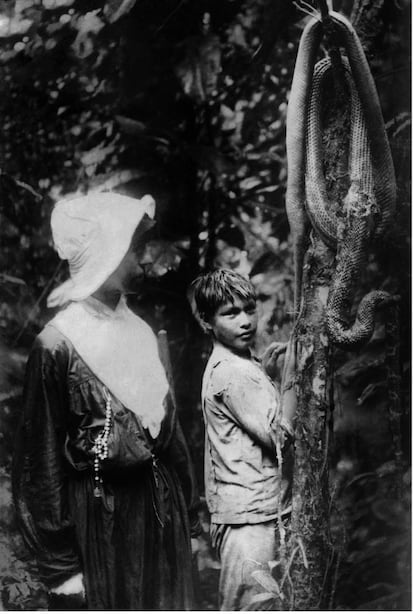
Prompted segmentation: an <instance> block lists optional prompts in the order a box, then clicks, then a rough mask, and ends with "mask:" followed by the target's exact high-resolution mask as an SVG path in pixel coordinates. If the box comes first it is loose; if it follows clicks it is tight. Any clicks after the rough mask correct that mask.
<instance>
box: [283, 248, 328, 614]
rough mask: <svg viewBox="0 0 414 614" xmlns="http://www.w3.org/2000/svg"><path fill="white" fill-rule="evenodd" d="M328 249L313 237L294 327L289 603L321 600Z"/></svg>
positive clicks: (301, 605)
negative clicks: (295, 403) (295, 397)
mask: <svg viewBox="0 0 414 614" xmlns="http://www.w3.org/2000/svg"><path fill="white" fill-rule="evenodd" d="M333 266H334V255H333V252H332V251H331V250H330V249H329V248H327V247H326V246H325V245H324V243H323V242H322V241H321V240H320V239H319V238H315V239H314V240H313V241H312V245H311V247H310V248H309V250H308V252H307V255H306V261H305V267H304V269H305V270H304V272H305V279H304V288H303V291H304V308H303V311H302V313H301V316H300V320H299V322H298V327H297V331H296V333H297V342H298V345H297V357H298V364H297V390H298V408H297V417H296V436H295V475H294V483H293V511H292V534H291V547H290V551H291V552H292V555H291V556H293V553H295V555H294V558H293V565H292V570H291V579H292V583H293V585H292V586H293V609H294V610H299V611H301V610H309V609H320V608H321V607H323V606H324V605H325V604H324V601H325V599H324V597H325V591H324V587H325V583H326V576H327V571H328V570H327V564H328V563H327V562H328V561H329V559H330V556H329V553H330V545H329V543H330V538H329V483H328V471H329V458H328V456H329V409H330V408H329V365H330V361H329V344H328V337H327V334H326V330H325V308H326V301H327V297H328V290H329V285H330V281H331V277H332V271H333Z"/></svg>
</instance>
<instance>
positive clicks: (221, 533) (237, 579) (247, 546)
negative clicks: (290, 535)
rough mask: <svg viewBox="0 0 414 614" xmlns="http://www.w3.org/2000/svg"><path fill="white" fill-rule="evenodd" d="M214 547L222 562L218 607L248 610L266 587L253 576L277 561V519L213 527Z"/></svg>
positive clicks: (221, 608) (229, 609)
mask: <svg viewBox="0 0 414 614" xmlns="http://www.w3.org/2000/svg"><path fill="white" fill-rule="evenodd" d="M211 538H212V544H213V546H214V547H215V549H216V551H217V554H218V556H219V559H220V563H221V572H220V580H219V608H220V610H224V611H238V610H242V609H244V608H246V607H247V606H248V605H249V604H250V602H251V600H252V599H253V597H254V596H255V595H257V594H259V593H263V592H264V590H265V589H264V588H263V587H262V586H261V585H260V584H259V583H258V582H257V581H256V579H255V578H254V576H253V575H252V574H253V572H254V571H255V570H258V569H261V570H264V569H269V567H268V565H267V563H268V561H273V560H275V558H276V554H277V549H278V545H279V536H278V530H277V522H276V520H270V521H268V522H261V523H258V524H244V525H224V524H212V525H211Z"/></svg>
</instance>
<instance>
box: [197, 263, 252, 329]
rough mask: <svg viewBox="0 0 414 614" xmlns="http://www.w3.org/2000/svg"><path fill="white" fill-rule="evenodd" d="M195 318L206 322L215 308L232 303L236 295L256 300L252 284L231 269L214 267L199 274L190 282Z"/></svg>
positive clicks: (242, 298)
mask: <svg viewBox="0 0 414 614" xmlns="http://www.w3.org/2000/svg"><path fill="white" fill-rule="evenodd" d="M191 288H192V290H193V296H194V303H195V310H196V313H195V315H196V317H197V319H201V320H204V321H205V322H208V321H209V320H210V319H211V318H212V316H214V314H215V313H216V311H217V309H218V308H219V307H220V306H221V305H224V304H225V303H228V302H230V303H234V298H235V297H238V298H240V299H241V300H243V301H256V293H255V290H254V287H253V284H252V283H251V282H250V281H249V280H248V279H246V278H245V277H243V276H242V275H239V273H236V272H235V271H232V270H231V269H216V270H214V271H211V272H210V273H206V274H205V275H200V277H197V279H195V280H194V281H193V283H192V284H191Z"/></svg>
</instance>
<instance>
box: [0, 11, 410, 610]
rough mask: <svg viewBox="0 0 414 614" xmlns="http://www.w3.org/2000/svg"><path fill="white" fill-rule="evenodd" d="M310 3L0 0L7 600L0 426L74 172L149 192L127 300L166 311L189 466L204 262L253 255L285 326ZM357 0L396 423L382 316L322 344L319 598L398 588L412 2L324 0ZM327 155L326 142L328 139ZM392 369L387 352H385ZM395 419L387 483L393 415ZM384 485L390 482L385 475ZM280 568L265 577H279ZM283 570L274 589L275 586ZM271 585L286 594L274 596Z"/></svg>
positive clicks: (404, 508) (369, 280)
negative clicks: (137, 275) (327, 475)
mask: <svg viewBox="0 0 414 614" xmlns="http://www.w3.org/2000/svg"><path fill="white" fill-rule="evenodd" d="M317 4H318V3H317V2H312V3H310V2H309V3H307V2H299V1H298V2H293V1H290V0H289V1H287V0H241V1H240V2H235V1H234V0H199V1H197V2H192V1H191V0H106V1H105V2H104V1H103V0H0V74H1V80H0V83H1V86H0V87H1V96H0V117H1V119H2V124H1V125H2V131H1V138H0V156H1V169H0V193H1V198H0V223H1V229H0V237H1V247H2V249H1V254H0V293H1V306H0V353H1V370H0V395H1V407H0V420H1V422H0V425H1V426H0V431H1V432H0V438H1V442H2V446H1V452H0V493H1V501H2V505H1V508H0V526H1V535H0V567H1V585H2V593H1V594H2V601H3V606H4V608H6V609H44V608H45V604H46V601H45V599H46V596H45V592H44V589H43V587H42V586H41V585H40V583H39V582H38V580H37V579H36V570H35V566H34V563H33V561H32V560H31V559H30V557H29V555H28V554H27V552H26V550H25V549H24V547H23V545H22V543H21V541H20V538H19V536H18V533H17V531H16V527H15V524H14V517H13V510H12V505H11V498H10V477H9V476H10V466H11V454H12V448H13V432H14V428H15V425H16V422H17V420H18V416H19V410H20V399H21V391H22V382H23V374H24V364H25V360H26V357H27V353H28V350H29V348H30V345H31V343H32V341H33V338H34V336H35V335H36V334H37V332H38V331H39V330H40V328H41V327H42V326H43V325H44V323H45V321H46V320H47V319H49V318H50V315H51V314H50V312H48V311H47V310H46V297H47V295H48V293H49V292H50V290H51V289H52V287H53V286H54V285H56V284H57V283H58V282H59V281H61V280H63V279H64V278H65V277H66V275H67V271H66V269H65V266H64V265H61V264H60V263H59V261H58V258H57V255H56V253H55V252H54V250H53V247H52V245H51V237H50V232H49V217H50V211H51V208H52V206H53V203H54V202H55V201H56V200H57V199H59V198H60V197H62V196H67V195H70V194H79V193H83V192H85V191H87V190H89V191H90V190H97V191H102V190H116V191H120V192H123V193H126V194H131V195H134V196H141V195H143V194H145V193H148V192H149V193H151V194H153V196H154V198H155V200H156V202H157V208H158V214H157V215H158V221H159V225H158V227H159V240H158V243H157V245H156V246H155V247H154V250H156V251H155V254H154V255H155V267H154V276H153V278H152V279H151V280H150V281H149V282H148V283H147V285H146V286H145V288H144V290H143V293H142V295H141V296H140V297H138V299H137V300H136V303H135V304H134V308H135V309H136V310H137V311H138V312H139V313H141V315H142V316H143V317H144V318H145V319H147V320H148V321H149V323H150V324H151V325H152V327H153V328H154V330H155V331H158V330H160V329H166V330H167V331H168V335H169V341H170V352H171V357H172V364H173V368H174V381H175V388H176V394H177V398H178V401H179V407H180V411H181V420H182V423H183V427H184V430H185V432H186V435H187V437H188V440H189V444H190V447H191V450H192V453H193V458H194V461H195V464H196V469H197V474H198V478H199V482H200V484H201V487H202V483H203V474H202V471H203V459H202V457H203V443H204V442H203V424H202V416H201V411H200V403H199V394H200V380H201V374H202V370H203V367H204V364H205V361H206V358H207V355H208V351H209V342H208V340H207V339H205V338H204V336H203V335H202V333H201V331H200V330H199V328H198V325H197V323H196V322H195V321H194V319H193V317H192V315H191V311H190V307H189V304H188V301H187V294H186V293H187V288H188V284H189V283H190V281H191V280H192V279H193V278H194V277H195V276H196V275H197V274H198V273H199V272H200V271H202V270H204V269H206V268H208V267H210V266H211V265H212V264H213V263H220V264H224V265H227V266H232V267H234V268H236V269H238V270H240V271H242V272H243V273H245V274H249V275H250V277H251V279H252V281H253V282H254V284H255V286H256V289H257V293H258V298H259V313H260V321H259V339H258V347H257V350H258V352H259V353H260V352H261V351H262V350H263V349H264V347H265V346H266V345H267V344H268V343H269V342H270V341H273V340H286V339H287V338H288V336H289V333H290V330H291V326H292V319H293V316H292V311H293V282H294V280H293V264H292V252H291V245H290V237H289V227H288V223H287V219H286V213H285V204H284V195H285V187H286V172H287V169H286V153H285V119H286V109H287V103H288V99H289V90H290V84H291V79H292V75H293V68H294V62H295V57H296V51H297V45H298V40H299V37H300V34H301V32H302V29H303V26H304V23H306V20H307V19H308V16H309V15H308V14H309V12H313V11H314V10H316V7H317ZM333 4H334V8H335V10H338V11H342V12H343V13H344V14H346V15H348V16H352V19H353V22H354V24H355V27H356V28H357V30H358V32H359V33H360V35H361V37H362V39H363V41H364V45H365V48H366V50H367V54H368V59H369V62H370V66H371V70H372V72H373V75H374V78H375V81H376V85H377V88H378V91H379V95H380V100H381V104H382V108H383V112H384V119H385V122H386V127H387V133H388V136H389V139H390V144H391V148H392V152H393V157H394V165H395V169H396V174H397V183H398V211H397V215H396V220H395V225H394V228H393V231H392V233H391V235H390V236H389V237H388V238H386V239H385V240H384V244H383V245H382V246H381V249H380V250H376V251H375V253H374V252H373V253H372V254H371V255H370V259H369V264H368V266H367V269H366V271H365V274H364V276H363V278H362V279H361V280H360V284H359V286H358V290H357V295H356V297H355V304H356V303H357V302H358V301H359V299H360V298H361V296H362V295H363V294H365V293H366V291H367V290H369V289H371V288H373V287H376V288H377V287H384V288H387V289H390V290H392V291H393V292H395V293H397V294H399V295H400V297H401V300H400V325H399V330H398V331H397V334H396V336H395V335H394V340H395V339H396V340H397V341H400V345H399V358H398V361H397V363H398V364H397V367H396V368H397V371H398V376H401V382H400V384H401V385H400V392H399V403H400V404H401V408H402V419H401V422H399V423H398V425H397V426H395V423H394V424H393V425H391V426H392V428H393V429H394V431H393V432H391V431H390V420H389V412H388V409H389V397H388V394H387V391H388V386H387V381H388V380H387V378H388V374H389V369H390V361H389V348H388V346H387V339H388V337H387V334H386V326H387V322H386V321H384V319H383V318H382V319H381V318H380V320H379V322H378V325H377V328H376V331H375V333H374V336H373V338H372V339H371V341H370V343H369V344H367V345H366V346H365V348H363V349H362V350H361V351H360V352H358V353H345V352H341V351H335V352H333V354H332V373H331V377H332V381H333V390H334V394H333V400H332V403H333V407H334V411H333V418H332V425H331V426H332V430H333V437H334V445H333V453H332V458H330V459H329V463H330V471H331V474H332V484H333V490H332V492H331V493H330V500H329V504H330V506H331V508H330V509H331V523H332V527H331V530H332V540H333V545H334V548H333V551H332V552H333V554H332V556H333V563H334V568H335V569H336V572H335V574H334V576H333V578H332V580H331V588H330V591H331V603H330V605H331V607H332V608H333V609H378V610H381V609H407V608H408V607H409V605H408V604H409V592H408V591H409V586H408V582H409V571H408V567H409V546H408V543H409V511H408V510H409V477H408V476H409V474H408V466H409V448H410V442H409V432H410V427H409V425H410V421H409V357H410V347H409V337H410V335H409V332H410V326H409V322H410V308H409V238H410V235H409V227H410V210H409V205H410V183H409V182H410V140H409V136H410V115H409V111H410V91H409V87H408V86H407V83H408V81H409V74H410V72H409V71H410V68H409V53H410V51H409V40H410V3H409V2H408V1H406V0H354V1H353V2H352V1H351V0H335V1H334V2H333ZM332 155H335V144H334V143H333V144H332ZM394 368H395V362H394ZM395 429H397V435H398V434H400V433H401V432H402V437H403V452H404V459H403V462H404V475H403V492H402V494H401V493H400V494H401V496H400V497H397V496H395V495H394V494H392V493H393V491H392V485H393V483H395V475H396V473H395V472H396V466H395V455H394V441H395V437H394V438H393V434H394V435H395ZM390 493H391V494H390ZM202 521H203V527H204V529H205V534H204V542H203V543H204V549H203V550H202V552H201V555H200V560H199V568H200V576H201V581H200V590H199V600H200V608H204V609H216V601H215V591H216V590H217V589H216V582H217V567H218V566H217V562H216V560H215V558H214V555H213V553H212V552H211V550H210V548H209V545H208V515H207V514H206V512H205V510H203V511H202ZM257 580H258V582H259V584H261V586H263V595H262V598H261V599H258V600H257V602H256V603H254V604H252V609H267V608H269V609H272V608H274V607H275V605H276V604H277V603H280V602H278V600H280V598H281V597H280V593H281V592H282V593H283V590H284V589H285V587H287V586H288V585H289V580H290V578H289V575H286V576H285V577H283V578H280V577H279V576H278V565H277V562H276V563H275V562H273V563H272V564H271V565H270V566H269V570H265V573H264V574H261V575H259V576H258V577H257ZM275 587H277V589H276V588H275ZM289 591H290V589H289V590H288V591H287V594H290V593H289ZM285 603H286V602H285Z"/></svg>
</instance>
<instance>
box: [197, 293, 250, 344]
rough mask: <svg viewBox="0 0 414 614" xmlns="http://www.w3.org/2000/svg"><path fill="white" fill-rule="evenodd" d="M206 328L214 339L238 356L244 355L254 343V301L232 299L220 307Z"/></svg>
mask: <svg viewBox="0 0 414 614" xmlns="http://www.w3.org/2000/svg"><path fill="white" fill-rule="evenodd" d="M207 327H208V329H209V330H211V332H212V333H213V335H214V337H215V339H216V340H217V341H219V342H220V343H222V344H223V345H225V346H226V347H228V348H229V349H231V350H233V351H234V352H236V353H238V354H245V353H246V352H248V350H249V349H250V347H251V346H252V345H253V343H254V339H255V335H256V329H257V310H256V301H255V300H248V301H245V300H242V299H240V298H238V297H235V298H234V302H232V303H231V302H228V303H225V304H224V305H221V306H220V307H219V308H218V309H217V311H216V313H215V314H214V316H213V317H212V318H211V321H210V322H209V323H208V324H207Z"/></svg>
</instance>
